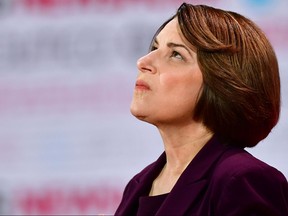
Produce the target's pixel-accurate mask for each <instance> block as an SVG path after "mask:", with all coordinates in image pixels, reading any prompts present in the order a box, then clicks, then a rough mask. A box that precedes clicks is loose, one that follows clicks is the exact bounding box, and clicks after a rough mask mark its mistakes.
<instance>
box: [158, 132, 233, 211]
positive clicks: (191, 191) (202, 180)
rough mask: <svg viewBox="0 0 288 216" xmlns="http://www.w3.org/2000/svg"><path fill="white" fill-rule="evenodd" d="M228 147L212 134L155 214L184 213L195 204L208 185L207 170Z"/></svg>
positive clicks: (211, 167)
mask: <svg viewBox="0 0 288 216" xmlns="http://www.w3.org/2000/svg"><path fill="white" fill-rule="evenodd" d="M228 148H229V147H228V146H224V145H223V144H221V143H219V141H218V140H217V138H216V137H215V136H214V137H213V138H212V139H211V140H210V141H209V142H208V143H207V144H206V145H205V146H204V147H203V148H202V149H201V150H200V151H199V153H198V154H197V155H196V156H195V158H194V159H193V160H192V161H191V162H190V164H189V165H188V167H187V168H186V170H185V171H184V172H183V174H182V175H181V177H180V178H179V179H178V181H177V183H176V184H175V186H174V187H173V189H172V191H171V192H170V194H169V195H168V197H167V198H166V200H165V201H164V203H163V205H162V206H161V207H160V209H159V210H158V212H157V214H156V215H184V214H185V212H186V211H187V210H188V208H191V207H192V206H196V205H197V202H199V199H201V196H203V192H204V190H205V189H206V188H207V186H208V182H209V173H211V172H209V171H210V170H211V169H213V167H214V164H216V161H217V160H218V159H219V158H220V156H221V155H222V154H223V153H224V152H225V150H226V149H228Z"/></svg>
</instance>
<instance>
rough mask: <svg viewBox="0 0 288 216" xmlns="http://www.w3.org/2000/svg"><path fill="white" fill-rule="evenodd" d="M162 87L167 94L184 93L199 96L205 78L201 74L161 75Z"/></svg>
mask: <svg viewBox="0 0 288 216" xmlns="http://www.w3.org/2000/svg"><path fill="white" fill-rule="evenodd" d="M159 81H160V85H161V86H162V87H163V89H165V91H166V92H170V91H172V90H173V91H175V90H177V91H182V93H183V94H188V95H191V96H192V95H194V94H198V92H199V91H200V89H201V86H202V83H203V78H202V74H201V73H195V74H191V73H186V74H183V75H181V76H180V75H179V74H168V73H167V74H161V75H160V79H159Z"/></svg>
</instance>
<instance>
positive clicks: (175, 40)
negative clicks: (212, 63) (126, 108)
mask: <svg viewBox="0 0 288 216" xmlns="http://www.w3.org/2000/svg"><path fill="white" fill-rule="evenodd" d="M180 32H181V31H180V28H179V25H178V21H177V19H176V18H175V19H173V20H172V21H170V22H169V23H168V24H167V25H166V26H165V27H164V28H163V30H162V31H161V32H160V33H159V34H158V36H157V37H156V40H155V42H154V46H153V49H152V51H151V52H149V53H148V54H147V55H145V56H143V57H142V58H140V59H139V60H138V61H137V67H138V70H139V73H138V77H137V81H136V84H135V89H134V95H133V100H132V103H131V107H130V109H131V113H132V114H133V115H134V116H136V117H137V118H139V119H141V120H143V121H147V122H149V123H152V124H154V125H156V126H160V125H163V124H164V125H165V124H187V123H189V122H191V121H193V111H194V107H195V103H196V101H197V97H198V94H199V92H200V89H201V86H202V83H203V77H202V73H201V71H200V69H199V66H198V63H197V58H196V56H197V55H196V53H195V52H194V51H193V50H192V49H191V48H189V47H188V46H189V45H188V44H187V42H186V41H185V40H184V39H183V38H184V37H183V35H182V34H181V33H180Z"/></svg>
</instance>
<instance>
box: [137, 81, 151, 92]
mask: <svg viewBox="0 0 288 216" xmlns="http://www.w3.org/2000/svg"><path fill="white" fill-rule="evenodd" d="M135 89H137V90H151V89H150V86H149V85H148V83H146V82H145V81H143V80H137V82H136V84H135Z"/></svg>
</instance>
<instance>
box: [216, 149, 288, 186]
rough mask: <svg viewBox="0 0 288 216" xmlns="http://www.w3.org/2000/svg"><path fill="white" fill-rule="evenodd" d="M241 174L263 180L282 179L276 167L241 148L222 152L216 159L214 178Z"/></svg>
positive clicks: (232, 176)
mask: <svg viewBox="0 0 288 216" xmlns="http://www.w3.org/2000/svg"><path fill="white" fill-rule="evenodd" d="M241 176H247V177H248V176H254V177H256V176H259V177H261V178H262V179H263V178H264V179H263V180H271V181H273V180H274V181H284V182H286V183H287V180H286V178H285V177H284V175H283V174H282V173H281V172H280V171H279V170H277V169H276V168H274V167H272V166H270V165H268V164H267V163H265V162H263V161H261V160H259V159H258V158H256V157H254V156H253V155H251V154H250V153H248V152H247V151H245V150H243V149H230V150H228V151H226V152H225V153H223V155H222V157H221V158H220V160H219V161H218V163H217V165H216V167H215V172H214V177H215V178H220V179H221V178H224V179H226V180H227V178H239V177H241Z"/></svg>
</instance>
